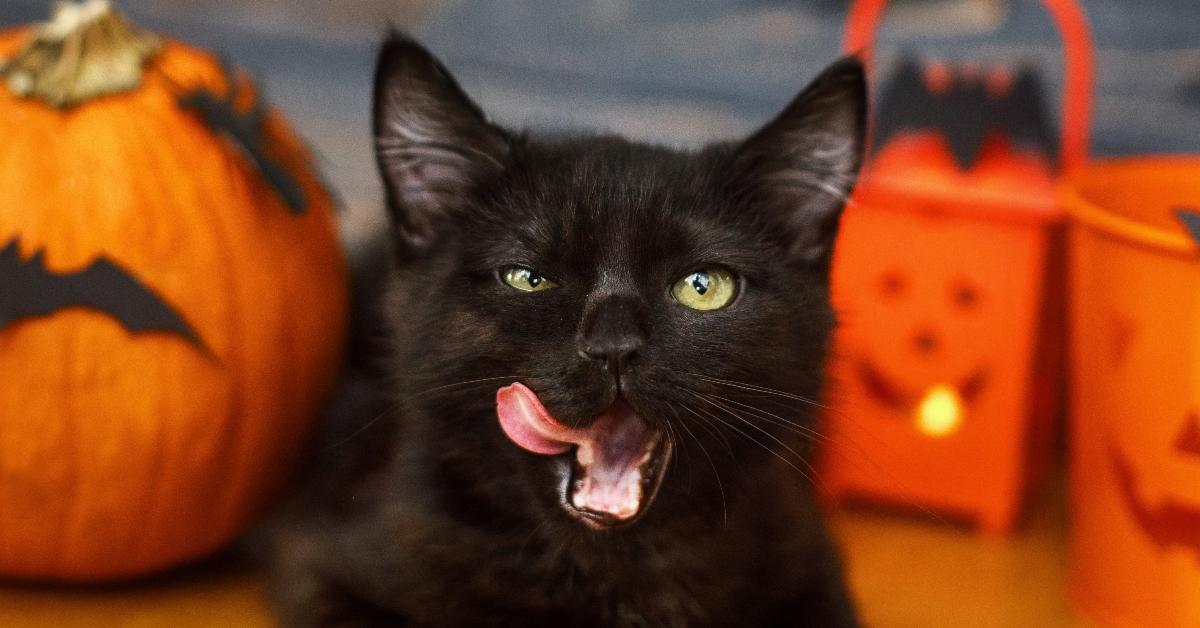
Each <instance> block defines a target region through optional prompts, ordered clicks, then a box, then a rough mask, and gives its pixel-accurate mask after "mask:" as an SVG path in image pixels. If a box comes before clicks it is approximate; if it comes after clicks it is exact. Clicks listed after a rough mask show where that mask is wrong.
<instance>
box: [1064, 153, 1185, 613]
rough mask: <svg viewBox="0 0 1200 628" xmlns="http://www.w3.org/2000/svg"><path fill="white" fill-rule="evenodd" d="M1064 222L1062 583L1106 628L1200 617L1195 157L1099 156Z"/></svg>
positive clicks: (1078, 177) (1072, 191)
mask: <svg viewBox="0 0 1200 628" xmlns="http://www.w3.org/2000/svg"><path fill="white" fill-rule="evenodd" d="M1061 191H1062V197H1063V199H1064V203H1065V205H1066V206H1067V208H1068V211H1069V214H1070V218H1071V227H1070V237H1069V239H1070V270H1071V275H1070V282H1071V307H1070V321H1071V324H1072V326H1073V327H1072V365H1073V376H1072V393H1071V399H1072V420H1071V426H1070V439H1071V440H1070V445H1071V462H1070V496H1071V497H1070V499H1071V557H1070V576H1069V587H1070V593H1071V597H1072V599H1073V601H1074V602H1075V604H1076V605H1078V606H1079V607H1080V608H1081V609H1082V610H1084V611H1085V612H1087V613H1088V614H1090V615H1093V616H1094V617H1096V618H1097V619H1099V620H1101V621H1103V622H1104V623H1106V624H1110V625H1114V626H1143V627H1163V628H1166V627H1168V626H1170V627H1179V628H1183V627H1187V628H1195V627H1196V626H1200V247H1198V246H1197V240H1196V239H1194V238H1193V237H1191V236H1190V235H1189V230H1188V229H1187V228H1186V225H1185V223H1184V220H1185V219H1186V214H1184V213H1182V212H1186V211H1188V210H1192V211H1196V212H1200V156H1197V157H1191V158H1182V157H1179V158H1170V157H1160V158H1131V159H1122V160H1113V161H1107V162H1098V163H1095V164H1092V165H1089V166H1087V167H1085V168H1083V169H1082V170H1080V171H1078V172H1076V173H1075V174H1074V175H1072V176H1071V177H1070V178H1069V179H1068V180H1067V181H1066V182H1065V183H1064V185H1063V186H1062V189H1061Z"/></svg>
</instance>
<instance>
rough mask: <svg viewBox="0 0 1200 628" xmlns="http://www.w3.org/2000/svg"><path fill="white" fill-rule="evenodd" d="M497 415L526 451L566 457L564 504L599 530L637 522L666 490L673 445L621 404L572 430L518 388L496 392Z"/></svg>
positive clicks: (509, 436)
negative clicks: (567, 470)
mask: <svg viewBox="0 0 1200 628" xmlns="http://www.w3.org/2000/svg"><path fill="white" fill-rule="evenodd" d="M496 414H497V416H498V417H499V419H500V426H501V427H502V428H503V429H504V433H505V434H506V435H508V438H509V439H510V440H512V441H513V443H515V444H517V445H518V446H520V447H521V448H523V449H525V450H527V451H530V452H533V453H536V454H542V455H546V456H561V460H562V462H563V464H565V465H569V466H570V472H569V473H564V474H563V484H562V488H561V491H562V492H561V496H560V503H561V505H562V506H563V509H564V510H566V511H567V513H569V514H570V515H572V516H573V517H575V518H576V519H578V520H580V521H582V522H583V523H585V524H587V525H588V526H590V527H592V528H596V529H607V528H613V527H616V526H620V525H625V524H628V523H631V522H633V521H634V520H635V519H637V518H638V517H639V516H640V515H641V514H643V513H644V512H646V510H647V509H649V507H650V503H651V502H652V501H654V497H655V495H656V494H657V493H658V489H659V486H661V484H662V479H663V476H664V475H665V472H666V468H667V464H668V462H669V461H670V458H671V443H670V441H669V440H668V439H666V438H664V437H663V434H662V432H659V431H657V430H654V429H652V428H650V427H649V426H648V425H647V424H646V422H645V421H644V420H642V418H641V417H640V416H638V415H637V413H636V412H635V411H634V409H633V408H632V407H631V406H630V405H629V404H628V403H626V402H625V401H624V400H622V399H620V398H618V399H617V400H616V401H615V402H613V404H612V406H610V407H609V408H608V409H607V410H605V411H604V413H602V414H601V415H600V416H599V417H597V418H596V420H595V421H593V422H592V424H591V425H589V426H588V427H586V428H570V427H567V426H565V425H563V424H562V423H560V422H559V421H558V420H557V419H555V418H554V417H553V416H551V415H550V413H549V412H547V411H546V408H545V407H544V406H543V405H542V403H541V401H540V400H539V399H538V397H537V395H536V394H535V393H534V392H533V391H532V390H530V389H529V388H527V387H526V386H524V385H523V384H520V383H516V384H512V385H511V386H505V387H504V388H501V389H500V390H499V391H497V392H496Z"/></svg>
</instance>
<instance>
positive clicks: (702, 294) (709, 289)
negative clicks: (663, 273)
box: [671, 266, 737, 311]
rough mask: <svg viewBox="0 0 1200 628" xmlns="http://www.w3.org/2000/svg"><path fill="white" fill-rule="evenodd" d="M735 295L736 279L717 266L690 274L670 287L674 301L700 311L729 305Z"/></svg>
mask: <svg viewBox="0 0 1200 628" xmlns="http://www.w3.org/2000/svg"><path fill="white" fill-rule="evenodd" d="M736 293H737V278H736V277H734V276H733V273H731V272H729V271H727V270H725V269H724V268H721V267H719V266H714V267H712V268H705V269H704V270H699V271H696V272H694V273H690V274H688V275H686V276H684V277H683V278H682V279H680V280H679V281H676V282H675V285H673V286H671V296H674V297H675V300H676V301H679V302H680V303H682V304H684V305H686V306H688V307H690V308H692V309H693V310H701V311H708V310H717V309H720V308H723V307H725V306H726V305H729V302H730V301H733V297H734V295H735V294H736Z"/></svg>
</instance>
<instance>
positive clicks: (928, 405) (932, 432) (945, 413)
mask: <svg viewBox="0 0 1200 628" xmlns="http://www.w3.org/2000/svg"><path fill="white" fill-rule="evenodd" d="M916 420H917V429H918V430H920V431H921V433H922V434H925V435H926V436H931V437H933V438H943V437H946V436H949V435H951V434H953V433H954V432H957V431H958V428H959V426H960V425H961V424H962V397H960V396H959V395H958V391H957V390H955V389H954V387H952V386H947V385H945V384H938V385H937V386H934V387H933V388H930V389H929V392H927V393H925V397H924V398H923V399H921V403H920V405H918V406H917V416H916Z"/></svg>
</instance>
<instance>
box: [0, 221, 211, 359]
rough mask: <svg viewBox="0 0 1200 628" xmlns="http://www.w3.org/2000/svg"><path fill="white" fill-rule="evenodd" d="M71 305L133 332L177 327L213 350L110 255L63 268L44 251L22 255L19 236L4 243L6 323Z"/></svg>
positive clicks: (0, 319)
mask: <svg viewBox="0 0 1200 628" xmlns="http://www.w3.org/2000/svg"><path fill="white" fill-rule="evenodd" d="M71 307H82V308H88V309H91V310H95V311H97V312H102V313H104V314H106V315H108V316H109V317H111V318H112V319H113V320H115V321H117V322H118V323H120V324H121V326H122V327H124V328H125V329H126V330H127V331H129V332H130V333H139V332H149V331H162V332H168V333H172V334H175V335H176V336H179V337H180V338H183V339H184V340H186V341H187V342H189V343H191V344H192V345H194V346H196V347H197V348H198V349H201V350H202V351H204V352H205V353H207V352H208V350H207V348H206V347H205V346H204V343H203V342H202V341H201V340H200V337H199V336H198V335H197V334H196V332H195V330H193V329H192V328H191V326H189V325H188V324H187V322H185V321H184V320H183V318H181V317H180V316H179V314H178V313H177V312H175V310H174V309H172V308H171V306H169V305H167V304H166V303H165V302H164V301H163V300H162V299H161V298H159V296H158V295H156V294H154V292H152V291H151V290H150V289H149V288H147V287H146V285H145V284H143V283H142V282H140V281H138V280H137V279H136V278H134V277H133V276H132V275H130V274H129V273H128V272H126V271H125V270H124V269H123V268H121V267H120V266H118V265H116V264H114V263H113V262H112V261H110V260H109V259H108V258H106V257H104V256H100V257H97V258H96V259H95V260H94V261H93V262H92V263H91V264H89V265H88V266H87V267H85V268H83V269H81V270H78V271H75V272H72V273H63V274H57V273H54V272H51V271H50V270H48V269H47V268H46V265H45V257H44V255H43V253H42V252H40V251H39V252H37V253H34V255H33V257H31V258H29V259H28V260H22V259H21V253H20V251H18V249H17V240H16V238H14V239H13V240H11V241H10V242H9V243H8V244H7V245H5V246H4V248H2V249H0V329H4V328H5V327H6V326H8V325H9V324H10V323H12V322H13V321H15V320H17V319H21V318H30V317H38V316H51V315H53V314H54V313H55V312H58V311H59V310H62V309H65V308H71Z"/></svg>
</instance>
